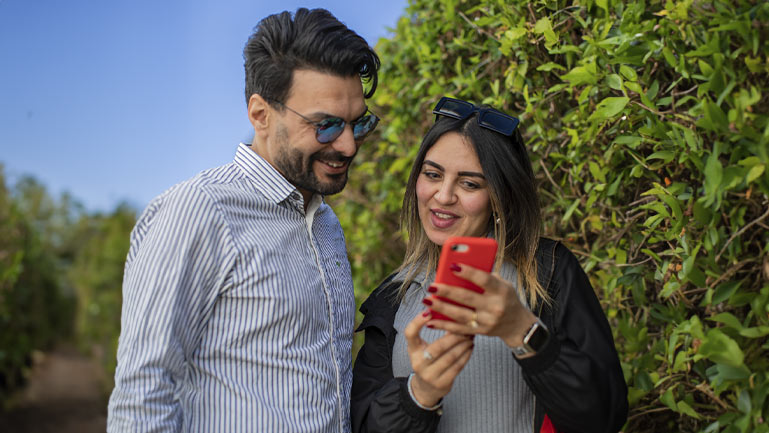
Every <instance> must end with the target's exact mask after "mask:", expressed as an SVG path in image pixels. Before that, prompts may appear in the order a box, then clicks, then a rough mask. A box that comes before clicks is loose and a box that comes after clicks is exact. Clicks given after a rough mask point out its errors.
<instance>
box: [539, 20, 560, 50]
mask: <svg viewBox="0 0 769 433" xmlns="http://www.w3.org/2000/svg"><path fill="white" fill-rule="evenodd" d="M534 33H537V34H544V35H545V47H547V48H550V47H552V46H553V45H555V44H556V43H557V42H558V36H556V35H555V32H553V24H552V23H551V22H550V19H549V18H548V17H542V18H540V19H539V20H538V21H537V23H536V24H534Z"/></svg>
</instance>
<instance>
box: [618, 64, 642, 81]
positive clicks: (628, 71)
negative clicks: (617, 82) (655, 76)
mask: <svg viewBox="0 0 769 433" xmlns="http://www.w3.org/2000/svg"><path fill="white" fill-rule="evenodd" d="M619 73H620V74H622V76H623V77H625V78H626V79H628V80H630V81H636V80H637V79H638V74H636V72H635V69H633V68H631V67H630V66H627V65H621V66H620V67H619Z"/></svg>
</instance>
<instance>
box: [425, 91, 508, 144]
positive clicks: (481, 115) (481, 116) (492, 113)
mask: <svg viewBox="0 0 769 433" xmlns="http://www.w3.org/2000/svg"><path fill="white" fill-rule="evenodd" d="M475 112H478V124H479V125H481V126H482V127H484V128H487V129H491V130H492V131H494V132H499V133H500V134H502V135H513V131H515V128H516V127H517V126H518V123H520V121H519V120H518V119H517V118H515V117H513V116H508V115H507V114H505V113H503V112H501V111H497V110H495V109H493V108H478V107H476V106H475V105H473V104H471V103H469V102H467V101H463V100H461V99H454V98H448V97H446V96H444V97H442V98H441V100H440V101H438V103H437V104H435V108H433V114H435V115H436V116H435V120H436V121H437V120H438V116H446V117H451V118H452V119H458V120H465V119H467V118H468V117H470V116H471V115H472V114H473V113H475Z"/></svg>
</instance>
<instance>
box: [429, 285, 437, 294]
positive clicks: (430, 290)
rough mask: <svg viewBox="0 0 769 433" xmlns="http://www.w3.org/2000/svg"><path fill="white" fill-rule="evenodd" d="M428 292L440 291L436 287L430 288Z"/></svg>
mask: <svg viewBox="0 0 769 433" xmlns="http://www.w3.org/2000/svg"><path fill="white" fill-rule="evenodd" d="M427 291H428V292H430V293H435V292H437V291H438V288H437V287H435V286H430V287H428V288H427Z"/></svg>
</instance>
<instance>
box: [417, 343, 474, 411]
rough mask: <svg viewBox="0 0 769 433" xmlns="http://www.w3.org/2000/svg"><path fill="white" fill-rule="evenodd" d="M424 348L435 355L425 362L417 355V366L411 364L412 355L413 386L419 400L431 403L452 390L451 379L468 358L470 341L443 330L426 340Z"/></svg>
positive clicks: (470, 352)
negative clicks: (434, 338) (431, 338)
mask: <svg viewBox="0 0 769 433" xmlns="http://www.w3.org/2000/svg"><path fill="white" fill-rule="evenodd" d="M424 351H425V352H429V353H434V354H435V355H434V358H433V359H430V360H429V361H425V362H419V361H420V360H419V359H417V362H418V366H417V365H414V361H415V360H414V359H413V357H412V366H413V367H414V373H415V380H414V382H413V383H412V390H413V392H414V396H415V398H417V400H419V402H420V403H421V404H424V405H426V406H433V405H434V404H435V403H437V402H438V401H439V400H440V399H441V398H443V397H444V396H445V395H446V394H448V393H449V391H451V387H452V385H453V384H454V379H456V377H457V375H458V374H459V372H460V371H462V368H464V366H465V365H466V364H467V362H468V360H469V359H470V355H471V354H472V351H473V342H472V340H470V339H469V338H468V337H465V336H462V335H456V334H446V335H444V336H443V337H441V338H439V339H438V340H436V341H434V342H433V343H431V344H429V345H428V346H427V347H426V348H425V349H424ZM417 357H418V356H417Z"/></svg>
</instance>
